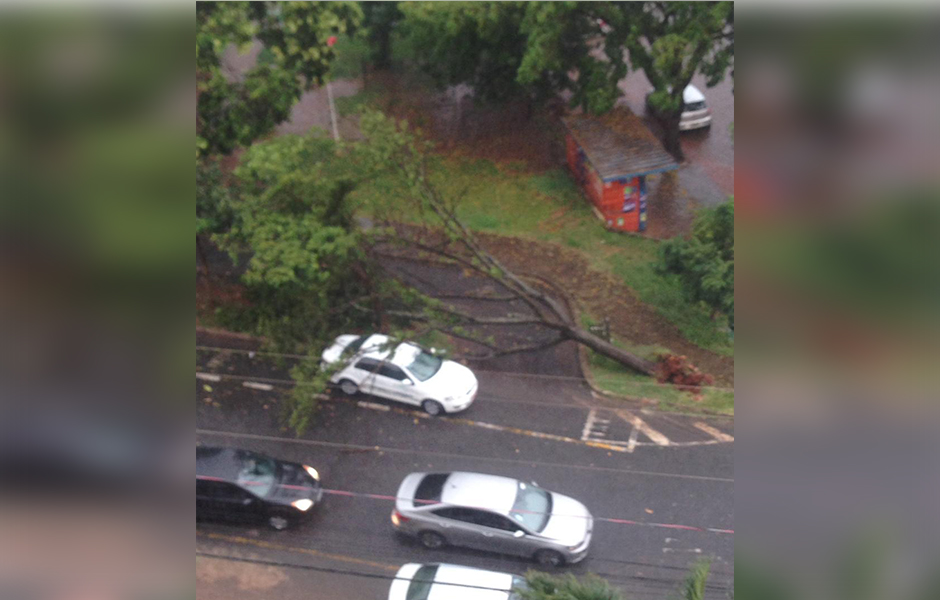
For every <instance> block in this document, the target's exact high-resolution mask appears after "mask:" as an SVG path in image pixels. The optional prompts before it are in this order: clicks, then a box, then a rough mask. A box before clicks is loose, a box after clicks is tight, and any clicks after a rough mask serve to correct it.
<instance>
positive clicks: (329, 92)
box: [326, 81, 339, 142]
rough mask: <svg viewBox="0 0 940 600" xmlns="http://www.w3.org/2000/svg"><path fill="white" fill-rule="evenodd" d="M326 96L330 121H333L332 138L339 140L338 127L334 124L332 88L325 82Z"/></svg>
mask: <svg viewBox="0 0 940 600" xmlns="http://www.w3.org/2000/svg"><path fill="white" fill-rule="evenodd" d="M326 97H327V98H328V99H329V101H330V121H332V122H333V140H335V141H337V142H338V141H339V127H337V126H336V105H335V104H333V88H332V87H330V82H329V81H327V82H326Z"/></svg>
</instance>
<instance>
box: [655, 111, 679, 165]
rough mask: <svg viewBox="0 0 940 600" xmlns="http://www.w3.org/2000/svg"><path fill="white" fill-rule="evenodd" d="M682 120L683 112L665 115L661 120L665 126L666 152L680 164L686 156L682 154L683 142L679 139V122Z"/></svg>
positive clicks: (664, 141)
mask: <svg viewBox="0 0 940 600" xmlns="http://www.w3.org/2000/svg"><path fill="white" fill-rule="evenodd" d="M681 118H682V113H681V112H678V113H675V114H667V115H663V116H662V117H661V118H660V123H661V124H662V126H663V146H664V147H665V148H666V152H668V153H669V154H671V155H672V157H673V158H675V159H676V161H677V162H680V163H681V162H683V161H684V160H685V154H683V152H682V141H681V140H680V139H679V120H680V119H681Z"/></svg>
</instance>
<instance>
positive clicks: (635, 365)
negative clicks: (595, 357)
mask: <svg viewBox="0 0 940 600" xmlns="http://www.w3.org/2000/svg"><path fill="white" fill-rule="evenodd" d="M564 335H565V336H566V337H568V338H569V339H572V340H574V341H576V342H578V343H579V344H582V345H584V346H587V347H588V348H590V349H591V350H593V351H595V352H597V353H598V354H600V355H601V356H606V357H607V358H609V359H611V360H613V361H616V362H618V363H620V364H622V365H624V366H627V367H630V368H631V369H634V370H636V371H639V372H640V373H643V374H644V375H653V373H654V371H655V369H656V365H655V364H653V363H651V362H650V361H648V360H646V359H645V358H640V357H639V356H637V355H636V354H632V353H630V352H627V351H626V350H624V349H622V348H618V347H617V346H614V345H613V344H611V343H610V342H606V341H604V340H603V339H601V338H599V337H597V336H596V335H594V334H592V333H590V332H588V331H585V330H584V329H581V328H579V327H574V326H569V327H566V328H565V330H564Z"/></svg>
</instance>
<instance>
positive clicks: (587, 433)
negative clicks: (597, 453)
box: [581, 408, 597, 441]
mask: <svg viewBox="0 0 940 600" xmlns="http://www.w3.org/2000/svg"><path fill="white" fill-rule="evenodd" d="M596 418H597V411H596V410H594V409H593V408H592V409H591V410H590V412H588V416H587V421H585V422H584V429H583V430H581V439H582V440H583V441H587V440H589V439H590V438H591V430H592V429H594V419H596Z"/></svg>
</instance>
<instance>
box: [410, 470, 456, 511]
mask: <svg viewBox="0 0 940 600" xmlns="http://www.w3.org/2000/svg"><path fill="white" fill-rule="evenodd" d="M448 477H450V473H431V474H429V475H425V476H424V479H422V480H421V483H419V484H418V489H416V490H415V499H414V505H415V506H422V505H426V504H430V503H433V502H440V501H441V494H442V493H443V492H444V483H445V482H446V481H447V478H448Z"/></svg>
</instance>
